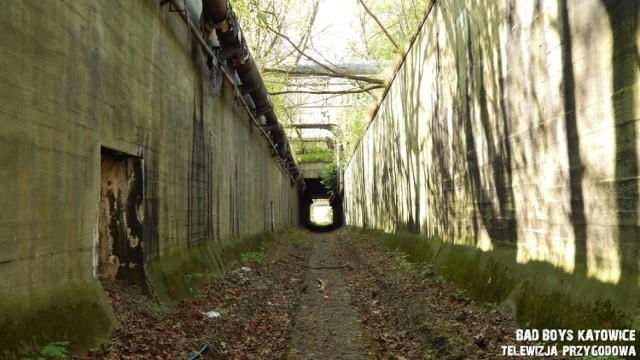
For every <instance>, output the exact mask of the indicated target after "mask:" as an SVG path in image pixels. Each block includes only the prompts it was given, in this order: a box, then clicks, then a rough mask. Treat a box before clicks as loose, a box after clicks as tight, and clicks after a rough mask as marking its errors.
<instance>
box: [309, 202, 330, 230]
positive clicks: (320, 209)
mask: <svg viewBox="0 0 640 360" xmlns="http://www.w3.org/2000/svg"><path fill="white" fill-rule="evenodd" d="M309 211H310V220H311V224H312V225H315V226H330V225H332V224H333V208H332V207H331V203H330V202H329V199H313V200H312V203H311V207H310V210H309Z"/></svg>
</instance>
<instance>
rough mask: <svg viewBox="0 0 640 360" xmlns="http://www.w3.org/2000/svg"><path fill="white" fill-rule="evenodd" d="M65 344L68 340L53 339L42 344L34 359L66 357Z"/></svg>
mask: <svg viewBox="0 0 640 360" xmlns="http://www.w3.org/2000/svg"><path fill="white" fill-rule="evenodd" d="M67 345H69V342H68V341H54V342H50V343H48V344H47V345H45V346H43V347H42V349H41V350H40V355H42V356H39V357H38V358H37V359H36V360H49V359H65V358H66V357H67V355H68V354H67ZM23 360H31V359H23Z"/></svg>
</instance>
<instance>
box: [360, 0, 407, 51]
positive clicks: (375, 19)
mask: <svg viewBox="0 0 640 360" xmlns="http://www.w3.org/2000/svg"><path fill="white" fill-rule="evenodd" d="M358 2H359V3H360V5H362V7H363V8H364V11H366V12H367V14H369V16H371V18H372V19H373V20H374V21H375V22H376V23H377V24H378V26H380V29H382V31H383V32H384V34H385V35H387V38H388V39H389V41H391V43H392V44H393V46H394V47H395V48H396V50H397V51H400V45H398V43H397V42H396V41H395V40H394V39H393V36H391V34H390V33H389V31H388V30H387V28H386V27H384V25H383V24H382V22H381V21H380V19H378V17H377V16H376V15H375V14H374V13H372V12H371V10H370V9H369V8H368V7H367V5H366V4H365V3H364V1H363V0H358Z"/></svg>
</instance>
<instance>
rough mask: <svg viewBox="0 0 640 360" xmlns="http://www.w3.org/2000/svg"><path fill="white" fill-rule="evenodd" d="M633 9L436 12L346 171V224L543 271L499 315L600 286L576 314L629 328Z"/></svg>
mask: <svg viewBox="0 0 640 360" xmlns="http://www.w3.org/2000/svg"><path fill="white" fill-rule="evenodd" d="M639 7H640V5H639V3H638V2H635V1H598V0H586V1H585V0H575V1H567V0H551V1H516V0H509V1H488V0H479V1H470V2H469V1H467V2H463V1H454V0H450V1H448V0H439V1H437V2H436V5H435V7H434V8H433V9H432V11H431V13H430V15H429V16H428V18H427V19H426V21H425V23H424V26H423V27H422V29H421V30H420V32H419V34H418V35H417V38H416V40H415V42H414V43H413V46H412V47H411V49H410V51H409V52H408V54H407V55H406V57H405V60H404V63H403V65H402V67H401V68H400V70H399V71H398V73H397V76H396V77H395V80H394V81H393V83H392V85H391V87H390V89H389V90H388V92H387V93H386V96H385V98H384V99H383V100H382V102H381V104H380V106H379V108H378V110H377V113H376V116H375V118H374V119H373V121H372V122H371V124H370V126H369V128H368V131H367V133H366V135H365V136H364V138H363V139H362V141H361V143H360V144H359V146H358V148H357V150H356V151H355V153H354V155H353V156H352V158H351V160H350V162H349V164H348V167H347V168H346V173H345V187H344V188H345V191H344V193H345V200H344V203H345V205H344V206H345V217H346V223H347V224H349V225H353V226H358V227H363V228H371V229H379V230H383V231H384V232H386V233H397V232H401V231H408V232H411V233H414V234H420V235H421V236H422V239H423V240H424V238H425V237H426V238H430V239H436V238H437V239H441V240H442V241H444V243H446V244H450V245H451V246H450V248H451V249H452V251H453V252H452V253H451V254H461V252H460V251H462V250H461V249H466V250H464V251H467V252H472V253H474V254H478V256H481V257H482V258H483V259H485V260H486V259H494V260H495V261H496V263H497V264H502V265H500V266H505V267H504V269H506V270H505V271H506V272H507V273H509V272H510V271H513V267H514V266H518V267H519V268H520V267H522V266H524V267H525V268H530V269H533V268H535V266H539V265H543V266H544V267H546V268H548V269H549V270H553V271H550V274H551V275H553V276H551V275H550V276H551V277H550V278H549V279H548V280H547V279H545V278H543V277H536V278H534V277H531V273H530V272H529V275H524V273H523V275H522V276H523V277H522V278H521V279H519V280H517V281H515V283H512V284H510V285H509V284H507V285H506V286H505V291H502V292H500V294H501V296H503V298H502V299H501V300H504V299H505V298H506V296H507V295H508V294H509V293H510V292H511V291H512V290H513V289H514V286H515V284H518V283H519V282H520V281H521V280H526V281H530V282H531V283H532V284H534V285H535V284H538V283H541V282H542V283H552V284H555V285H554V286H557V288H555V290H554V291H556V290H557V291H559V292H560V293H561V294H564V295H563V296H565V295H566V296H567V299H569V298H574V299H575V298H577V297H580V296H582V294H583V293H584V292H582V291H578V290H576V288H574V287H572V285H571V284H572V283H573V284H574V285H576V286H580V285H577V284H580V283H584V282H588V283H592V282H595V283H600V284H603V288H604V287H606V288H607V289H616V290H615V291H610V290H607V291H602V292H594V293H592V294H591V295H589V296H588V297H587V299H588V304H587V305H586V306H585V309H587V312H588V311H589V310H591V309H593V308H594V306H595V307H597V304H603V303H607V304H609V303H611V304H613V305H611V306H612V307H613V309H614V310H615V311H619V312H620V313H622V314H624V315H623V316H622V317H621V318H624V319H626V320H628V321H625V322H624V323H621V322H618V323H616V325H618V326H623V325H625V326H626V325H629V324H631V323H634V324H635V326H636V327H638V326H640V318H639V317H638V315H640V308H638V304H637V302H636V301H635V300H630V299H637V294H638V287H639V286H640V279H639V277H638V269H639V267H640V255H639V241H640V228H639V226H638V223H639V213H638V207H639V200H638V199H639V197H638V168H639V161H640V160H639V157H640V150H639V147H640V140H639V138H640V136H639V132H640V130H639V129H638V128H639V126H638V120H637V119H638V109H637V104H636V103H637V102H638V101H639V100H640V99H639V96H640V92H639V91H638V81H637V76H638V45H637V42H638V31H639V29H638V20H639V18H638V16H639V15H638V9H639ZM452 256H453V255H452ZM467 258H468V259H471V258H472V257H469V256H466V255H465V256H459V257H458V260H460V259H467ZM534 264H537V265H534ZM467 269H476V264H475V263H473V262H472V263H466V262H465V261H459V262H457V263H456V269H455V270H452V269H451V268H449V269H448V270H447V271H454V272H455V271H460V272H464V271H467ZM520 273H521V272H519V271H518V272H513V274H520ZM525 273H527V272H525ZM554 274H555V275H554ZM452 276H453V275H452ZM453 277H454V278H455V276H453ZM560 278H561V279H562V280H558V279H560ZM457 279H458V280H460V282H463V283H464V282H466V283H467V285H469V286H471V285H472V283H473V282H474V281H476V280H478V279H476V280H474V279H473V277H469V278H468V279H463V278H462V277H458V278H457ZM494 280H495V279H494ZM492 284H494V285H492V286H491V287H492V288H494V287H496V288H497V287H500V286H503V285H497V284H496V283H492ZM604 285H606V286H604ZM532 288H535V286H534V287H532ZM577 294H580V295H577ZM574 295H575V296H574ZM536 311H538V315H540V316H541V317H540V318H542V313H544V312H545V311H548V309H544V308H539V309H537V310H536ZM531 316H533V317H534V318H535V316H536V315H535V314H533V315H531V314H530V316H529V317H531ZM619 318H620V317H619ZM573 325H576V324H575V323H574V324H573ZM610 325H611V324H609V326H610Z"/></svg>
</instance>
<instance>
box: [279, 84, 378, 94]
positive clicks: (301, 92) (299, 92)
mask: <svg viewBox="0 0 640 360" xmlns="http://www.w3.org/2000/svg"><path fill="white" fill-rule="evenodd" d="M382 88H384V85H373V86H369V87H366V88H362V89H350V90H318V91H315V90H285V91H275V92H272V93H269V95H271V96H275V95H284V94H314V95H329V94H331V95H346V94H359V93H364V92H369V91H371V90H375V89H382Z"/></svg>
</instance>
